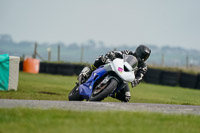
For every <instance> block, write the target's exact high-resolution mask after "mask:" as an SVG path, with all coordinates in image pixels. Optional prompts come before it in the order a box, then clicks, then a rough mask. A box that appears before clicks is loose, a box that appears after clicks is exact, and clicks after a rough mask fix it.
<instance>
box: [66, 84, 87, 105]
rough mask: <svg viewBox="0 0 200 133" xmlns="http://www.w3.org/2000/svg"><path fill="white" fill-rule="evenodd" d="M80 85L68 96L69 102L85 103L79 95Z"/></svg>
mask: <svg viewBox="0 0 200 133" xmlns="http://www.w3.org/2000/svg"><path fill="white" fill-rule="evenodd" d="M78 87H79V85H76V86H75V87H74V88H73V89H72V90H71V92H70V93H69V95H68V98H69V101H83V98H82V97H81V96H80V94H79V89H78Z"/></svg>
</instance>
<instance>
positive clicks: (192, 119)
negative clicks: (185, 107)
mask: <svg viewBox="0 0 200 133" xmlns="http://www.w3.org/2000/svg"><path fill="white" fill-rule="evenodd" d="M199 123H200V116H196V115H172V114H170V115H167V114H159V113H146V112H126V111H112V112H108V111H106V112H88V111H84V112H78V111H75V112H74V111H66V110H39V109H22V108H16V109H0V133H27V132H29V133H35V132H37V133H55V132H58V133H77V132H81V133H90V132H91V133H99V132H102V133H113V132H114V133H122V132H127V133H131V132H135V133H147V132H148V133H199V132H200V126H199Z"/></svg>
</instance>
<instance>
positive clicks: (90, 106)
mask: <svg viewBox="0 0 200 133" xmlns="http://www.w3.org/2000/svg"><path fill="white" fill-rule="evenodd" d="M18 107H20V108H35V109H63V110H75V111H112V110H117V111H133V112H140V111H142V112H159V113H167V114H194V115H200V106H193V105H172V104H150V103H120V102H87V101H83V102H75V101H73V102H71V101H49V100H12V99H0V108H18Z"/></svg>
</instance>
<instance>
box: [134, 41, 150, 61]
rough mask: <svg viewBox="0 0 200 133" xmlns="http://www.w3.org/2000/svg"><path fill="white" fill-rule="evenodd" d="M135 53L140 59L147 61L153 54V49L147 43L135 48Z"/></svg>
mask: <svg viewBox="0 0 200 133" xmlns="http://www.w3.org/2000/svg"><path fill="white" fill-rule="evenodd" d="M135 54H136V56H137V58H139V59H140V60H143V61H146V60H147V59H148V58H149V56H150V54H151V50H150V49H149V48H148V47H147V46H145V45H140V46H138V47H137V49H136V50H135Z"/></svg>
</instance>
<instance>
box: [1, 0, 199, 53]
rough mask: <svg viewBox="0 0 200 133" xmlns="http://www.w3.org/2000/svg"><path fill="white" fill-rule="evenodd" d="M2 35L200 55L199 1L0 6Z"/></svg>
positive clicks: (92, 0) (25, 1)
mask: <svg viewBox="0 0 200 133" xmlns="http://www.w3.org/2000/svg"><path fill="white" fill-rule="evenodd" d="M0 34H10V35H11V36H12V37H13V39H14V40H15V41H22V40H28V41H37V42H39V43H44V42H48V43H55V42H64V43H72V42H78V43H81V42H86V41H88V40H89V39H93V40H95V41H103V42H104V43H105V44H107V45H109V44H115V45H119V44H128V45H138V44H142V43H147V44H156V45H157V46H163V45H170V46H180V47H184V48H196V49H198V50H200V0H0Z"/></svg>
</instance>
